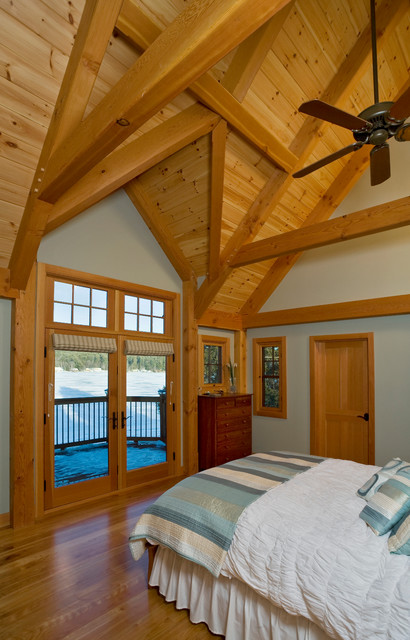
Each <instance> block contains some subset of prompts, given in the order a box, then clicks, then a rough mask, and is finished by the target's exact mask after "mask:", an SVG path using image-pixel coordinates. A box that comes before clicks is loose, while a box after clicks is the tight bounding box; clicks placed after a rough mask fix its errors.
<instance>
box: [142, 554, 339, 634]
mask: <svg viewBox="0 0 410 640" xmlns="http://www.w3.org/2000/svg"><path fill="white" fill-rule="evenodd" d="M149 584H150V586H152V587H158V588H159V592H160V593H161V594H162V595H163V596H164V597H165V599H166V601H167V602H175V605H176V607H177V609H189V617H190V619H191V622H193V623H198V622H205V623H206V624H207V625H208V627H209V629H210V630H211V631H212V632H213V633H216V634H218V635H223V636H225V638H226V640H329V636H327V635H326V634H325V633H324V632H323V631H322V630H321V629H319V627H317V626H316V625H315V624H313V623H312V622H310V621H309V620H306V619H305V618H302V617H301V616H291V615H290V614H288V613H286V612H285V611H284V610H283V609H280V608H278V607H275V606H274V605H272V604H270V603H269V602H268V601H267V600H266V598H264V597H262V596H260V595H259V594H257V593H256V592H255V591H253V590H252V589H251V588H250V587H248V586H247V585H246V584H244V583H243V582H240V581H239V580H236V579H229V578H225V577H223V576H220V577H219V578H214V576H213V575H212V574H211V573H210V572H209V571H207V570H206V569H205V568H203V567H201V566H199V565H197V564H194V563H193V562H190V561H189V560H185V559H184V558H181V557H180V556H178V555H177V554H176V553H174V552H173V551H171V550H170V549H166V548H164V547H159V548H158V551H157V553H156V554H155V560H154V565H153V569H152V572H151V576H150V580H149Z"/></svg>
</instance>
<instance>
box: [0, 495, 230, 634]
mask: <svg viewBox="0 0 410 640" xmlns="http://www.w3.org/2000/svg"><path fill="white" fill-rule="evenodd" d="M171 484H172V483H168V484H166V483H163V484H161V485H157V486H156V487H155V489H152V488H151V489H148V490H147V489H146V488H145V489H144V490H142V489H139V490H136V491H135V492H133V493H127V494H125V495H121V496H110V497H108V498H104V499H103V500H100V501H98V502H96V503H93V504H92V505H90V504H87V505H82V506H77V507H76V508H74V509H73V510H70V511H69V512H67V511H65V512H61V513H59V514H53V515H50V516H47V517H46V518H44V519H43V520H42V521H41V522H39V523H37V524H36V525H35V526H33V527H28V528H25V529H20V530H12V529H9V528H8V529H1V530H0V639H1V640H60V639H63V638H64V639H65V640H108V639H109V640H137V639H138V640H168V639H169V638H178V640H197V639H198V640H202V639H206V638H208V639H209V638H212V639H214V640H215V638H220V636H215V635H214V634H212V633H211V632H210V631H209V630H208V628H207V627H206V625H205V624H199V625H193V624H192V623H191V622H190V621H189V618H188V614H187V612H186V611H177V610H176V609H175V606H174V604H173V603H166V602H165V600H164V599H163V598H162V596H161V595H159V593H158V592H157V590H156V589H148V588H147V565H148V558H147V554H144V557H143V558H141V559H140V560H139V561H138V562H135V561H134V560H133V559H132V557H131V554H130V551H129V549H128V535H129V533H130V531H131V529H132V527H133V525H134V523H135V521H136V520H137V518H138V516H139V515H140V514H141V513H142V511H143V510H144V509H145V508H146V507H147V506H148V504H149V503H150V502H152V500H154V499H155V498H156V497H157V496H158V495H159V494H160V493H162V492H163V491H164V490H165V489H167V488H168V487H169V486H171Z"/></svg>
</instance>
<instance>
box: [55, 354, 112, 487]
mask: <svg viewBox="0 0 410 640" xmlns="http://www.w3.org/2000/svg"><path fill="white" fill-rule="evenodd" d="M54 389H55V392H54V484H55V486H56V487H61V486H65V485H68V484H75V483H77V482H83V481H85V480H91V479H92V478H99V477H102V476H107V475H108V416H107V411H108V354H107V353H94V352H93V353H88V352H79V351H59V350H56V351H55V374H54Z"/></svg>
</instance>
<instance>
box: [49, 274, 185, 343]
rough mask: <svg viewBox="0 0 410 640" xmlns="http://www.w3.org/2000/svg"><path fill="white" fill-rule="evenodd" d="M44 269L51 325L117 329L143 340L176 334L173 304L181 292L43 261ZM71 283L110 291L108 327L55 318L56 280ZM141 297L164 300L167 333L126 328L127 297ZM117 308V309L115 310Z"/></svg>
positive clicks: (91, 330) (62, 328)
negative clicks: (125, 305)
mask: <svg viewBox="0 0 410 640" xmlns="http://www.w3.org/2000/svg"><path fill="white" fill-rule="evenodd" d="M41 268H42V269H43V270H44V273H45V281H46V285H45V286H46V297H45V299H46V307H45V322H46V325H47V326H48V327H51V328H56V329H57V330H59V331H63V332H64V331H66V330H78V331H90V332H94V331H97V332H99V333H110V334H111V333H112V332H113V331H114V332H116V333H118V332H121V333H122V334H124V335H129V336H130V337H131V336H138V337H141V339H147V338H149V336H156V339H157V338H158V339H159V340H161V339H163V338H171V337H174V333H175V331H174V326H173V324H174V323H173V311H172V309H173V303H174V301H175V300H176V298H177V294H174V293H172V292H170V291H165V290H162V289H156V288H154V287H147V286H144V285H137V284H133V283H128V282H124V281H121V280H115V279H113V278H108V277H105V276H98V275H96V276H94V275H93V274H90V273H83V272H81V271H76V270H73V269H66V268H64V267H56V266H54V265H47V264H42V265H41ZM55 280H58V281H59V282H67V283H69V284H77V285H80V286H87V287H91V288H93V287H94V288H97V289H103V290H105V291H107V294H108V299H107V305H108V309H107V326H106V327H97V326H93V325H79V324H74V323H73V324H69V323H65V322H54V321H53V301H54V281H55ZM125 295H130V296H138V297H141V298H148V299H151V300H159V301H161V302H163V303H164V305H165V307H164V316H165V317H164V333H154V332H147V331H132V330H127V329H124V296H125ZM115 307H116V309H117V310H116V312H114V309H115Z"/></svg>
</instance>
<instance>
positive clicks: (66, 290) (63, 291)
mask: <svg viewBox="0 0 410 640" xmlns="http://www.w3.org/2000/svg"><path fill="white" fill-rule="evenodd" d="M54 301H55V302H72V301H73V285H72V284H67V282H57V281H55V282H54Z"/></svg>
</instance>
